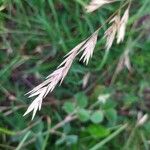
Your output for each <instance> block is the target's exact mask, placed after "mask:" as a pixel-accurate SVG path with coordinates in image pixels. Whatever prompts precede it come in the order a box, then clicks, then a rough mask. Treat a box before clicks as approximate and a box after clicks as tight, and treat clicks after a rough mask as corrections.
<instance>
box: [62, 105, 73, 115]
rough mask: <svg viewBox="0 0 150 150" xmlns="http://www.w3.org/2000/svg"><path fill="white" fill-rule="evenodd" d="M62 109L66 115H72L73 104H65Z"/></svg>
mask: <svg viewBox="0 0 150 150" xmlns="http://www.w3.org/2000/svg"><path fill="white" fill-rule="evenodd" d="M63 109H64V110H65V112H66V113H68V114H69V113H72V112H73V111H74V109H75V106H74V104H73V103H71V102H65V103H64V106H63Z"/></svg>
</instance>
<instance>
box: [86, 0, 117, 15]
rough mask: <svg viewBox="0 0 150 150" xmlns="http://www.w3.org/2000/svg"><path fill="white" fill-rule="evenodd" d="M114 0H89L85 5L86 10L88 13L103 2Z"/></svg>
mask: <svg viewBox="0 0 150 150" xmlns="http://www.w3.org/2000/svg"><path fill="white" fill-rule="evenodd" d="M112 2H115V0H91V2H90V3H89V4H88V5H86V6H85V9H86V12H88V13H90V12H93V11H95V10H96V9H98V8H100V7H102V6H103V5H105V4H109V3H112Z"/></svg>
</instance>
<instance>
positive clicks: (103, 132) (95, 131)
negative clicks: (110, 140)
mask: <svg viewBox="0 0 150 150" xmlns="http://www.w3.org/2000/svg"><path fill="white" fill-rule="evenodd" d="M87 131H88V133H90V135H91V136H93V137H94V138H102V137H106V136H108V135H109V133H110V130H109V129H107V128H105V127H104V126H102V125H96V124H93V125H90V126H89V127H88V128H87Z"/></svg>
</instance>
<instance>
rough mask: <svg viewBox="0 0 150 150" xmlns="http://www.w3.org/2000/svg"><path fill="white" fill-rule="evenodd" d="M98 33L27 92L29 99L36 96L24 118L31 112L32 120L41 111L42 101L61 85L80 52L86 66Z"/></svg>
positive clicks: (73, 51) (82, 43)
mask: <svg viewBox="0 0 150 150" xmlns="http://www.w3.org/2000/svg"><path fill="white" fill-rule="evenodd" d="M98 31H99V30H97V31H95V32H94V33H93V34H92V35H91V36H90V37H89V38H88V39H86V40H84V41H83V42H81V43H80V44H78V45H77V46H76V47H75V48H73V49H72V50H71V51H70V52H69V53H68V54H67V55H66V56H65V60H64V61H63V62H62V63H61V64H60V65H59V66H58V67H57V69H56V70H55V71H54V72H53V73H51V74H50V75H49V76H48V77H47V78H46V80H45V81H44V82H43V83H41V84H40V85H38V86H37V87H35V88H34V89H33V90H31V91H30V92H28V93H27V94H29V98H30V97H34V96H37V97H36V98H35V99H34V101H33V102H32V103H31V104H30V106H29V107H28V109H27V111H26V112H25V114H24V116H25V115H27V114H28V113H30V112H31V111H33V115H32V119H33V118H34V116H35V114H36V112H37V110H38V109H39V110H40V109H41V105H42V101H43V99H44V98H45V97H46V95H47V94H48V93H49V92H52V91H53V89H54V88H55V87H56V85H57V84H61V83H62V81H63V80H64V78H65V77H66V75H67V73H68V71H69V69H70V67H71V65H72V63H73V60H74V59H75V57H76V56H77V55H78V54H79V53H81V52H82V56H81V58H80V60H81V59H83V62H85V63H86V64H88V62H89V59H90V57H92V55H93V51H94V48H95V45H96V42H97V36H98Z"/></svg>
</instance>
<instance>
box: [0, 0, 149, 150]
mask: <svg viewBox="0 0 150 150" xmlns="http://www.w3.org/2000/svg"><path fill="white" fill-rule="evenodd" d="M122 2H124V1H122ZM86 3H88V1H83V0H72V1H71V0H70V1H69V0H38V1H35V0H30V1H29V0H22V1H21V0H1V1H0V149H2V150H5V149H8V150H9V149H17V150H19V149H21V150H23V149H27V150H28V149H37V150H44V149H48V150H49V149H52V150H54V149H61V150H63V149H75V150H76V149H79V150H80V149H81V150H82V149H83V150H87V149H91V150H95V149H102V150H109V149H114V150H122V149H126V150H149V149H150V145H149V144H150V143H149V138H150V136H149V135H150V121H149V120H147V121H146V122H145V123H144V124H143V125H142V126H140V127H139V126H137V115H138V114H141V113H142V114H149V113H150V111H149V107H150V67H149V65H150V53H149V47H150V21H149V20H150V13H149V12H150V1H149V0H140V1H137V0H133V1H132V5H131V10H130V19H129V22H128V27H127V32H126V37H125V40H124V42H123V43H122V44H120V45H116V44H114V45H113V47H112V48H111V50H110V52H109V53H108V54H105V49H104V44H105V41H104V39H103V38H102V36H103V33H104V31H105V30H106V29H107V27H108V26H107V25H105V26H104V27H103V28H102V29H101V31H100V33H99V40H98V43H97V46H96V49H95V52H94V56H93V58H92V59H91V60H90V62H89V65H88V66H85V65H84V64H82V62H79V61H78V59H77V60H76V61H75V62H74V64H73V66H72V68H71V70H70V72H69V74H68V76H67V77H66V78H65V80H64V82H63V84H62V85H61V86H60V87H57V88H56V89H55V90H54V92H53V93H51V94H49V95H48V96H47V97H46V99H45V100H44V102H43V106H42V110H41V111H40V112H38V114H37V115H36V117H35V119H34V120H33V121H31V120H30V119H31V115H28V116H27V117H23V116H22V115H23V113H24V112H25V110H26V109H27V107H28V104H30V103H31V100H29V99H27V97H26V96H24V94H25V93H26V92H27V91H29V90H30V89H32V88H33V87H34V86H36V85H37V84H39V83H41V82H42V81H43V80H44V79H45V77H46V76H47V75H48V74H50V73H51V72H52V71H53V70H54V69H55V68H56V67H57V66H58V65H59V64H60V63H61V62H62V60H63V56H64V55H65V54H66V53H67V52H69V51H70V49H72V48H73V47H74V46H75V45H76V44H78V43H80V42H81V41H82V40H84V39H85V38H87V37H88V36H89V35H91V33H93V32H94V31H95V30H96V29H97V28H98V27H99V26H100V25H102V24H104V21H105V20H106V19H107V18H108V17H109V16H110V15H111V14H112V13H113V12H115V10H116V9H118V8H119V7H120V4H121V1H120V2H116V3H114V4H111V5H106V6H104V7H103V8H102V9H100V10H98V11H96V12H94V13H91V14H86V13H85V10H84V5H85V4H86ZM124 9H125V8H123V10H122V13H123V12H124ZM126 49H130V60H131V64H132V72H130V73H129V72H128V71H127V69H124V70H123V71H122V72H120V73H119V74H118V75H117V76H116V78H115V80H114V82H113V83H111V80H112V78H113V75H114V72H115V69H116V66H117V63H118V61H119V58H120V56H121V54H122V53H123V52H124V51H125V50H126ZM87 73H90V78H89V81H88V85H87V86H86V87H85V88H82V84H83V77H84V76H85V75H86V74H87ZM99 95H105V96H106V95H109V98H108V99H107V101H106V103H105V104H102V103H101V104H100V103H99V102H98V96H99ZM72 113H73V114H72ZM70 115H71V116H73V117H75V118H74V119H75V120H74V121H71V120H70V121H66V120H65V118H66V116H70ZM76 117H77V119H76ZM64 121H66V122H64ZM60 122H61V123H62V124H61V126H60V127H59V125H60V124H59V123H60ZM55 127H56V129H57V130H55V132H52V131H51V128H52V129H53V128H55ZM57 127H58V128H57Z"/></svg>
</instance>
